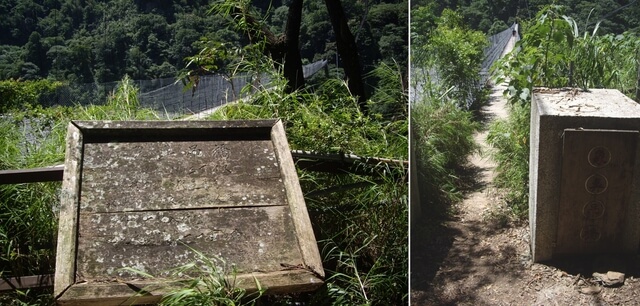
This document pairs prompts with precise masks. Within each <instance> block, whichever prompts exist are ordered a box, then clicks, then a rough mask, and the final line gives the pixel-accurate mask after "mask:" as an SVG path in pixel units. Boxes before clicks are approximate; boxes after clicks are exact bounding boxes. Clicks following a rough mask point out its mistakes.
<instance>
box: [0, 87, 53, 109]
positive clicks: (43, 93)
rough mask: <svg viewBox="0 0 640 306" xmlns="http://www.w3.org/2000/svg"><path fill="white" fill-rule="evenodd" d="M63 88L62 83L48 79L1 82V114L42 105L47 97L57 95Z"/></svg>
mask: <svg viewBox="0 0 640 306" xmlns="http://www.w3.org/2000/svg"><path fill="white" fill-rule="evenodd" d="M62 86H63V84H62V83H61V82H57V81H51V80H46V79H45V80H36V81H22V80H3V81H0V114H2V113H7V112H9V111H11V110H16V109H17V110H25V109H28V108H31V107H35V106H37V105H42V104H43V102H44V100H45V99H46V98H47V97H50V96H51V95H53V94H55V92H56V90H57V89H58V88H59V87H62Z"/></svg>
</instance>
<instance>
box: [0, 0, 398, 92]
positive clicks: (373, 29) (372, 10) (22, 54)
mask: <svg viewBox="0 0 640 306" xmlns="http://www.w3.org/2000/svg"><path fill="white" fill-rule="evenodd" d="M253 2H254V3H255V4H254V6H255V7H256V9H257V10H258V11H259V12H260V13H261V14H262V15H263V16H264V22H265V23H266V24H267V25H268V26H269V27H270V28H271V29H272V30H273V31H274V33H280V32H282V30H283V28H284V26H285V24H286V22H287V9H288V7H287V3H288V2H287V1H272V2H269V1H253ZM343 2H344V4H343V6H344V8H345V14H346V16H348V18H349V21H350V25H351V26H352V31H353V32H354V35H356V37H357V39H356V42H357V44H358V48H359V50H360V53H361V60H362V66H363V69H364V71H363V73H367V72H369V71H371V70H373V69H375V67H376V66H377V65H378V63H379V62H381V61H384V62H386V63H388V64H390V65H392V64H393V63H394V61H395V62H397V63H398V64H399V65H400V67H402V69H403V73H406V68H405V67H407V50H408V49H407V48H408V43H407V41H408V39H407V38H408V37H407V35H406V33H407V19H408V16H407V7H408V3H407V1H406V0H405V1H398V0H391V1H375V2H370V1H365V2H361V1H355V0H350V1H343ZM208 10H209V1H201V0H199V1H137V0H110V1H95V0H88V1H86V0H82V1H75V0H58V1H32V0H3V1H0V31H1V32H2V33H3V35H0V79H9V78H14V79H18V78H19V79H24V80H29V79H40V78H52V79H55V80H58V81H69V82H79V83H93V82H98V83H102V82H111V81H117V80H120V79H122V77H124V75H125V74H128V75H129V76H130V77H131V78H132V79H136V80H137V79H154V78H164V77H175V76H177V75H179V72H180V71H182V70H183V69H184V68H185V64H186V62H185V58H186V57H189V56H193V55H195V54H198V52H199V51H200V50H201V49H202V45H203V42H204V43H209V42H211V43H217V44H223V45H224V46H225V48H228V49H230V50H231V49H238V48H242V47H243V46H245V45H246V44H247V42H248V41H247V39H246V38H245V37H244V36H243V35H242V34H241V33H237V32H236V31H234V30H233V29H232V28H230V27H229V26H228V21H227V20H225V19H224V18H220V17H219V16H216V15H213V14H207V12H208ZM302 17H303V19H302V24H301V29H300V30H301V36H300V38H301V39H300V52H301V56H302V59H303V62H304V63H308V62H313V61H317V60H322V59H325V60H328V61H329V63H331V66H335V63H336V60H337V57H336V50H335V42H334V41H335V38H334V34H333V29H332V27H331V24H330V23H329V22H328V14H327V9H326V7H325V5H324V3H323V1H319V0H308V1H304V7H303V14H302ZM222 64H224V63H222ZM338 65H342V64H341V63H338ZM218 68H220V69H222V70H223V69H224V67H218ZM372 86H374V87H375V83H373V84H372Z"/></svg>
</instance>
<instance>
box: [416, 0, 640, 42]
mask: <svg viewBox="0 0 640 306" xmlns="http://www.w3.org/2000/svg"><path fill="white" fill-rule="evenodd" d="M549 4H557V5H562V6H565V7H566V9H567V11H566V12H564V13H565V14H566V15H568V16H572V17H573V18H574V19H575V20H576V21H577V22H578V24H579V25H580V28H581V29H584V28H589V29H591V30H593V28H594V26H595V24H596V23H597V22H598V21H600V20H602V23H601V24H600V29H599V30H598V31H599V33H601V34H607V33H613V34H620V33H622V32H625V31H629V30H636V31H637V30H640V2H638V1H637V0H591V1H583V0H443V1H435V0H414V1H411V6H412V7H418V6H427V5H431V6H433V7H434V8H435V10H434V12H435V13H436V15H437V16H439V15H440V14H441V12H442V10H443V9H445V8H450V9H454V10H457V11H458V12H459V13H460V14H462V15H463V18H464V20H465V21H466V23H467V24H468V25H469V26H470V27H471V28H473V29H477V30H480V31H483V32H485V33H488V34H495V33H497V32H500V31H502V30H504V29H506V28H507V27H508V26H509V25H511V24H512V23H513V22H516V21H518V20H529V19H532V18H534V17H535V16H536V13H537V12H538V11H540V9H541V8H542V7H544V6H545V5H549Z"/></svg>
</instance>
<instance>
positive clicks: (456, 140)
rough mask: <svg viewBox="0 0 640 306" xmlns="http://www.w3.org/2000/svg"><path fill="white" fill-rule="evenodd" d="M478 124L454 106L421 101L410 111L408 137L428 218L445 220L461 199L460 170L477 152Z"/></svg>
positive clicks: (469, 114)
mask: <svg viewBox="0 0 640 306" xmlns="http://www.w3.org/2000/svg"><path fill="white" fill-rule="evenodd" d="M477 128H478V123H477V122H475V121H474V120H473V114H472V113H471V112H470V111H466V110H464V109H461V108H459V107H458V106H457V105H455V104H453V103H449V102H447V101H442V100H436V99H424V100H423V101H421V102H418V103H416V104H414V105H413V106H412V108H411V133H412V134H411V135H412V137H413V139H414V141H415V146H414V150H415V157H414V158H412V160H413V161H414V162H416V163H417V169H418V185H419V186H416V187H417V188H419V190H420V197H421V198H420V203H421V207H422V208H423V210H428V211H429V212H430V213H431V217H446V216H448V215H450V214H451V213H452V212H453V211H452V204H453V203H455V202H458V201H460V200H461V199H462V193H461V192H460V185H461V182H460V178H459V177H458V173H459V170H461V169H462V167H463V166H464V165H465V164H466V159H467V155H468V154H469V153H471V152H473V151H474V150H477V145H476V144H475V142H474V140H473V133H474V132H475V131H476V129H477Z"/></svg>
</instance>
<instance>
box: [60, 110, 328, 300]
mask: <svg viewBox="0 0 640 306" xmlns="http://www.w3.org/2000/svg"><path fill="white" fill-rule="evenodd" d="M221 147H225V150H226V151H225V152H226V153H225V154H226V155H224V156H223V155H220V154H217V155H216V154H214V153H215V152H218V151H219V150H218V151H216V150H217V149H219V148H221ZM167 148H168V149H167ZM189 148H191V149H193V150H191V149H189ZM165 149H166V150H165ZM189 150H191V151H189ZM167 152H169V153H171V154H168V153H167ZM218 153H219V152H218ZM154 154H155V155H154ZM190 154H191V155H190ZM169 155H170V156H169ZM136 156H139V159H138V160H136V158H135V157H136ZM154 158H157V161H155V160H152V159H154ZM221 163H224V165H222V166H220V165H221ZM256 165H259V166H257V167H256ZM260 165H262V166H260ZM192 166H193V167H192ZM145 167H146V168H145ZM251 167H253V168H251ZM256 168H257V169H256ZM150 169H151V170H150ZM251 169H254V170H255V173H253V172H251ZM265 173H266V174H265ZM221 182H222V183H221ZM125 183H126V184H125ZM127 184H128V185H127ZM198 184H199V185H198ZM196 185H197V186H196ZM131 186H135V187H131ZM243 192H247V194H246V195H245V196H242V197H241V195H243V194H244V193H243ZM271 195H272V196H271ZM247 198H248V200H247ZM263 198H264V200H263ZM251 199H253V200H255V201H254V202H252V200H251ZM145 214H146V215H145ZM143 215H144V216H151V215H154V216H155V215H158V216H163V217H162V218H160V217H158V218H156V217H153V218H151V217H149V218H148V220H147V219H145V217H142V216H143ZM138 218H139V219H138ZM114 220H115V221H114ZM122 220H124V221H126V223H123V222H122ZM127 220H128V221H127ZM132 220H133V221H132ZM137 220H147V221H145V222H147V223H144V225H142V226H141V225H140V224H139V223H143V222H142V221H137ZM136 222H138V223H136ZM162 222H165V223H164V224H163V223H162ZM154 226H155V227H154ZM178 231H182V232H183V234H184V235H180V236H178V235H177V233H179V232H178ZM185 231H186V232H185ZM212 232H214V233H213V234H212ZM272 232H273V235H272ZM145 233H146V234H145ZM205 234H206V235H205ZM162 235H164V236H162ZM207 235H208V236H207ZM225 235H226V236H225ZM279 235H282V236H279ZM162 237H164V238H162ZM203 237H204V238H203ZM220 237H222V238H220ZM256 237H258V238H256ZM207 239H208V240H207ZM225 239H226V240H225ZM258 244H259V248H258V249H257V250H255V246H257V245H258ZM194 249H195V250H198V251H201V252H202V253H204V254H205V255H208V256H214V257H216V256H219V257H221V258H223V259H225V260H226V262H227V263H229V264H236V267H237V269H238V270H237V271H238V272H237V274H236V275H235V277H232V276H228V277H229V278H233V279H235V283H236V285H237V286H239V287H242V288H245V289H247V290H249V291H252V290H255V289H256V280H257V281H258V282H259V284H260V286H261V287H262V288H266V289H267V292H268V293H269V292H270V293H285V292H301V291H311V290H314V289H316V288H318V287H319V286H320V285H322V283H323V278H324V270H323V268H322V261H321V258H320V254H319V251H318V246H317V244H316V240H315V237H314V234H313V230H312V228H311V223H310V220H309V215H308V213H307V210H306V205H305V202H304V198H303V195H302V191H301V189H300V185H299V181H298V176H297V173H296V170H295V167H294V164H293V159H292V156H291V152H290V150H289V145H288V143H287V140H286V136H285V133H284V128H283V125H282V122H281V121H279V120H249V121H199V122H198V121H197V122H180V121H126V122H117V121H76V122H71V123H70V124H69V127H68V133H67V151H66V162H65V169H64V178H63V186H62V195H61V208H60V225H59V234H58V250H57V258H56V274H55V286H54V294H55V296H56V298H57V302H58V303H59V304H65V305H67V304H68V305H74V304H86V303H89V302H91V303H92V304H96V303H97V304H99V305H120V304H121V303H126V304H132V303H133V304H144V303H153V302H157V301H158V300H159V299H160V298H161V296H162V295H163V294H165V293H167V292H168V290H171V289H172V288H176V287H179V286H180V281H181V280H184V279H173V278H171V276H169V275H168V274H167V273H165V272H166V271H167V268H168V267H176V266H179V265H181V264H184V263H185V260H186V259H185V258H186V257H187V255H186V254H189V250H194ZM134 252H135V253H134ZM252 252H253V253H252ZM131 254H134V255H131ZM136 254H143V255H145V256H147V257H144V256H143V255H140V256H138V255H136ZM191 254H193V252H191ZM174 255H175V256H174ZM127 256H129V257H127ZM154 256H155V257H154ZM134 257H135V258H136V259H135V260H133V259H132V258H134ZM174 257H175V258H174ZM114 258H118V260H120V261H116V260H114ZM127 258H129V259H128V261H127ZM178 258H179V259H178ZM145 260H146V261H145ZM154 260H155V261H154ZM126 263H129V264H131V267H132V268H134V269H135V268H138V269H141V270H142V271H144V272H145V273H151V274H154V275H155V276H157V277H156V278H145V277H142V276H141V275H133V274H131V273H130V272H127V271H126V270H125V271H124V272H123V271H122V270H118V269H116V268H117V267H119V264H121V265H122V266H126V265H125V264H126Z"/></svg>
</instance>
